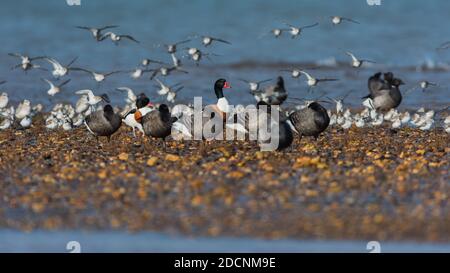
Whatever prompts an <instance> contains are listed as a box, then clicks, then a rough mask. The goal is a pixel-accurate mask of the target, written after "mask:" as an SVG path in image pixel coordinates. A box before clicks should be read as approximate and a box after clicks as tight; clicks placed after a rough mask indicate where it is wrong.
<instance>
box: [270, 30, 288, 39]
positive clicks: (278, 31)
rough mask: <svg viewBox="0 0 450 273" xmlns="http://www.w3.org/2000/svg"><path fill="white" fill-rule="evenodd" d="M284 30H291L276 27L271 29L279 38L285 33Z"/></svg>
mask: <svg viewBox="0 0 450 273" xmlns="http://www.w3.org/2000/svg"><path fill="white" fill-rule="evenodd" d="M283 31H289V29H283V28H274V29H272V30H271V31H270V33H272V34H273V36H275V38H278V37H280V36H281V34H283Z"/></svg>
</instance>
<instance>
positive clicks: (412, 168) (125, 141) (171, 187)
mask: <svg viewBox="0 0 450 273" xmlns="http://www.w3.org/2000/svg"><path fill="white" fill-rule="evenodd" d="M448 143H450V137H449V135H448V134H446V133H445V132H443V130H442V129H436V130H431V131H427V132H424V131H420V130H417V129H411V128H405V129H401V130H398V131H392V130H390V129H389V128H386V127H377V128H363V129H357V128H354V127H353V128H351V129H350V130H347V131H343V130H339V129H337V128H331V129H328V130H327V131H326V132H325V133H324V134H323V135H322V136H321V137H320V138H319V140H318V141H314V140H313V139H310V138H306V137H305V138H303V139H302V140H301V141H299V139H298V138H296V140H295V143H294V147H293V149H292V151H286V152H259V150H258V148H257V146H256V144H254V143H250V142H242V141H238V142H230V141H224V142H220V141H214V142H211V143H208V144H207V145H203V146H201V145H200V142H198V141H193V142H189V141H186V142H177V141H169V142H168V145H167V147H168V151H167V153H166V152H164V151H163V148H162V147H161V145H160V143H159V142H158V141H151V140H150V139H148V138H146V139H145V140H143V139H142V138H137V139H134V138H133V137H132V135H131V130H129V129H128V128H126V127H122V128H121V129H120V130H119V132H118V133H116V134H115V135H113V138H112V141H111V142H110V143H108V142H106V140H105V139H101V140H100V141H99V142H98V143H97V142H96V141H95V138H94V137H92V136H90V135H89V134H88V133H87V131H86V130H85V128H78V129H75V130H72V131H69V132H64V131H47V130H45V129H44V127H42V126H34V127H32V128H31V129H29V130H26V131H16V130H6V131H0V148H1V149H0V163H1V164H0V175H1V176H2V177H3V178H4V181H3V182H2V183H0V192H2V193H3V196H2V199H0V228H10V229H18V230H25V231H32V230H36V229H46V230H61V229H76V230H77V229H80V230H83V229H100V230H101V229H119V230H120V229H121V230H129V231H132V232H137V231H162V232H172V231H173V232H177V233H179V234H185V235H192V236H213V237H215V236H232V237H233V236H249V237H260V238H268V239H275V238H297V239H305V238H309V239H327V240H334V239H341V240H361V239H366V238H373V239H377V240H416V241H429V242H439V241H440V242H448V240H449V237H448V230H450V217H449V215H450V213H449V209H450V208H449V206H448V194H449V192H450V185H449V183H448V181H449V179H450V177H449V176H450V174H449V171H448V170H449V167H450V162H449V153H450V147H448Z"/></svg>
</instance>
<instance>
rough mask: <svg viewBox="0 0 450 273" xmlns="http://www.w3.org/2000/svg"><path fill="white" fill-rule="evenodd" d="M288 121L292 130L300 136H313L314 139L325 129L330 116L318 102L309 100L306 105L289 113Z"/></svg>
mask: <svg viewBox="0 0 450 273" xmlns="http://www.w3.org/2000/svg"><path fill="white" fill-rule="evenodd" d="M288 123H289V124H290V125H291V127H292V130H293V131H295V132H296V133H298V134H299V135H300V137H301V136H313V137H315V138H316V139H317V138H318V137H319V135H320V133H322V132H323V131H325V129H327V127H328V125H329V124H330V117H329V116H328V113H327V109H325V108H324V107H323V106H322V105H320V104H319V103H318V102H315V101H314V102H311V103H309V104H308V106H307V107H305V108H303V109H300V110H296V111H294V112H293V113H291V114H290V115H289V121H288Z"/></svg>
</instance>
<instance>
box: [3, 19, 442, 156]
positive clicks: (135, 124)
mask: <svg viewBox="0 0 450 273" xmlns="http://www.w3.org/2000/svg"><path fill="white" fill-rule="evenodd" d="M343 22H349V23H354V24H359V22H357V21H355V20H353V19H350V18H345V17H339V16H332V17H331V23H332V24H333V25H339V24H342V23H343ZM317 25H318V23H315V24H310V25H306V26H294V25H291V24H287V23H286V27H285V28H275V29H273V30H271V31H270V32H269V34H272V35H273V36H274V37H275V38H278V37H280V36H281V35H283V33H285V32H287V33H289V34H290V36H291V38H292V39H295V38H297V37H300V35H301V34H302V32H303V30H305V29H308V28H314V27H316V26H317ZM77 28H78V29H81V30H86V31H89V32H90V33H91V34H92V36H93V38H94V39H95V40H96V41H97V42H99V43H100V42H104V41H106V40H110V41H111V42H113V43H114V44H116V45H117V44H119V43H123V42H128V43H140V42H139V41H138V40H137V39H135V38H134V37H133V36H131V35H127V34H117V33H115V32H113V30H114V31H115V29H117V28H118V26H115V25H111V26H105V27H101V28H94V27H82V26H79V27H77ZM194 40H198V41H199V42H201V45H202V46H203V47H204V48H207V47H210V46H211V45H212V44H214V43H222V44H226V45H231V43H230V42H228V41H226V40H223V39H220V38H216V37H211V36H201V35H196V36H192V37H189V38H188V39H186V40H182V41H180V42H177V43H173V44H165V45H158V47H164V48H165V50H166V51H167V53H168V54H169V55H170V58H171V64H170V65H168V64H167V63H165V62H162V61H159V60H153V59H144V60H142V62H141V63H140V64H139V66H138V67H137V68H135V69H132V70H129V71H111V72H99V71H93V70H90V69H85V68H79V67H75V66H74V64H75V62H76V60H77V59H76V58H75V59H73V60H71V61H70V62H69V63H67V64H62V63H61V62H59V61H57V60H55V59H54V58H50V57H47V56H37V57H29V56H26V55H23V54H18V53H10V54H9V55H10V56H12V57H14V58H19V59H20V63H18V64H17V65H15V66H14V67H13V68H12V69H22V70H23V71H25V72H26V71H29V70H33V69H39V70H43V71H48V68H46V67H44V66H43V63H48V64H49V65H50V67H51V74H52V76H53V77H54V78H55V79H56V80H57V81H51V80H49V79H46V78H42V80H43V81H44V82H46V83H47V84H48V86H49V89H48V90H47V94H48V95H49V96H50V97H54V96H55V95H56V94H58V93H60V92H62V90H63V89H64V87H65V86H66V85H67V84H68V83H69V82H70V79H63V78H65V77H67V76H68V75H69V73H71V72H79V73H86V74H88V75H90V76H91V77H92V79H93V80H94V81H95V82H97V83H101V82H103V81H105V80H106V79H107V78H108V77H111V76H113V75H115V74H118V73H130V77H131V78H133V79H138V78H141V77H143V76H144V75H145V74H149V78H150V79H151V80H154V81H155V83H157V84H158V90H157V91H156V93H157V94H158V95H160V96H164V97H165V99H166V101H167V102H168V104H164V103H162V104H158V105H154V104H153V103H152V102H151V101H150V99H149V97H147V96H146V95H145V94H144V93H141V94H139V95H136V94H135V93H134V92H133V90H132V89H130V88H128V87H118V88H117V90H118V91H120V92H123V93H124V94H125V95H126V97H125V102H126V104H125V106H124V107H121V108H119V107H112V106H111V105H110V101H109V97H108V95H107V94H101V95H96V94H95V93H94V92H93V91H92V90H88V89H86V90H79V91H76V92H75V94H77V95H79V96H80V98H79V100H78V101H77V102H76V104H75V105H71V104H63V103H57V104H55V105H54V106H53V108H52V110H51V111H50V113H49V114H47V115H46V118H45V126H46V128H47V129H50V130H53V129H57V128H62V129H64V130H71V129H73V128H76V127H79V126H82V125H83V124H84V125H86V127H87V129H88V130H89V132H91V133H92V134H94V135H95V136H97V137H98V136H106V137H108V139H109V138H110V137H111V135H112V134H114V133H115V132H116V131H117V130H118V129H119V128H120V127H121V125H122V123H125V124H126V125H128V126H130V127H131V128H132V129H133V134H134V135H135V136H136V130H137V131H139V132H141V133H142V134H144V135H147V136H150V137H154V138H160V139H163V140H164V139H165V138H166V137H168V136H169V135H171V134H172V136H173V132H178V133H179V135H181V136H185V137H186V136H189V137H192V135H193V132H192V128H193V126H192V123H193V119H194V110H193V108H192V106H188V105H177V106H172V107H170V106H169V105H174V103H175V100H176V96H177V93H178V92H179V91H180V90H182V89H183V86H181V85H180V84H176V85H172V86H170V85H167V84H165V83H164V82H163V81H162V80H161V77H166V76H168V75H170V74H173V73H189V72H188V71H187V70H185V69H184V68H183V66H182V63H181V59H180V58H179V56H177V54H179V53H180V52H181V53H182V54H183V55H182V57H188V58H189V59H191V60H192V61H193V62H194V63H195V64H196V65H199V63H200V61H201V60H202V58H203V57H207V58H209V56H211V55H214V54H212V53H206V52H204V50H203V49H200V48H197V47H192V46H191V47H184V48H183V49H181V50H180V47H181V46H182V45H185V44H188V43H191V42H193V41H194ZM447 47H450V43H445V44H443V45H442V46H441V49H445V48H447ZM345 53H346V54H347V55H348V56H349V57H350V59H351V63H350V65H351V67H353V68H355V69H359V68H361V67H363V65H364V64H365V63H373V61H371V60H366V59H361V58H358V57H356V56H355V55H354V54H353V53H351V52H345ZM152 64H155V65H158V67H155V68H151V65H152ZM281 71H282V72H289V74H290V76H291V77H292V78H295V79H296V78H300V77H304V78H305V81H306V85H307V86H308V90H309V91H311V90H312V89H313V88H315V87H316V86H318V85H319V84H321V83H324V82H329V81H336V80H337V79H332V78H316V77H314V76H313V75H312V74H311V73H310V72H307V71H305V70H304V69H298V68H294V69H283V70H281ZM240 80H241V81H243V82H245V83H247V84H248V86H249V91H250V93H251V94H252V95H253V96H254V98H255V99H256V102H257V104H256V106H257V107H258V108H261V106H265V109H273V108H274V107H273V106H281V107H280V108H276V109H280V111H279V114H280V117H281V119H280V120H279V121H278V122H277V125H278V126H279V136H278V137H279V146H278V149H283V148H286V147H289V146H290V145H291V143H292V141H293V137H294V135H295V134H298V135H299V136H300V137H301V136H313V137H315V138H317V137H318V136H319V135H320V134H321V133H322V132H323V131H324V130H326V129H327V128H328V127H329V126H340V127H341V128H343V129H349V128H350V127H352V126H356V127H360V128H361V127H365V126H379V125H381V124H383V123H384V122H389V123H390V125H389V126H390V127H391V128H392V129H398V128H401V127H403V126H412V127H417V128H419V129H420V130H430V129H431V128H433V127H435V126H436V125H435V122H436V120H437V118H442V117H440V115H439V114H438V112H441V111H434V110H430V111H425V109H423V108H421V109H419V110H418V111H416V112H415V113H410V112H407V111H406V112H399V111H397V110H396V108H397V107H398V106H399V105H400V103H401V102H402V93H401V91H400V86H401V85H403V84H404V83H403V81H402V80H401V79H399V78H396V77H395V76H394V74H393V73H391V72H387V73H381V72H378V73H376V74H374V75H373V76H371V77H370V78H369V80H368V89H369V94H368V95H367V96H366V97H364V98H363V99H364V101H363V106H364V109H363V110H362V111H361V112H358V113H352V112H351V110H350V109H349V108H347V109H344V106H343V103H344V100H345V99H346V96H345V97H343V98H339V99H331V98H328V97H327V100H323V99H321V98H318V99H316V100H312V101H307V100H304V103H301V104H297V105H295V107H289V108H285V107H284V105H283V103H284V102H285V101H286V100H287V99H288V92H287V90H286V89H285V84H284V79H283V77H281V76H279V77H278V78H277V80H276V82H275V84H274V85H270V86H266V87H264V88H262V87H261V85H262V84H264V83H267V82H269V81H271V80H270V79H265V80H262V81H248V80H245V79H240ZM2 84H5V82H0V85H2ZM435 85H436V84H434V83H431V82H428V81H423V82H421V83H420V84H419V87H420V88H422V89H423V90H425V89H427V88H429V87H431V86H435ZM0 88H1V87H0ZM226 88H230V83H229V82H228V81H227V80H225V79H218V80H217V81H216V82H215V84H214V88H213V91H214V92H215V95H216V97H217V103H216V104H213V105H210V107H211V109H212V110H213V112H214V114H216V115H219V116H221V117H225V116H227V117H229V116H231V117H233V116H237V115H238V114H239V112H240V111H242V109H243V108H244V107H230V105H229V103H228V100H227V99H226V98H225V95H224V92H223V89H226ZM347 96H348V94H347ZM322 97H323V96H322ZM330 102H331V103H333V102H334V103H335V105H336V109H335V110H327V109H326V108H325V107H323V105H322V103H330ZM446 109H447V108H446ZM42 111H43V106H42V105H41V104H37V105H34V106H32V104H31V102H30V101H29V100H24V101H22V102H21V103H20V104H19V105H18V106H17V107H14V106H12V105H10V103H9V99H8V94H7V93H6V92H3V93H2V94H1V96H0V121H1V123H0V130H5V129H8V128H10V127H14V128H20V129H26V128H29V127H30V126H32V123H33V117H34V116H36V114H38V113H40V112H42ZM272 113H273V112H272ZM267 114H270V112H269V111H267ZM224 120H225V118H224ZM247 122H248V121H247ZM242 124H244V126H240V125H241V123H238V122H236V123H235V124H232V125H231V127H232V128H233V129H235V130H237V131H242V132H245V133H247V132H248V126H252V125H251V124H248V123H242ZM443 124H444V129H445V131H446V132H447V133H450V116H447V117H446V118H445V119H444V122H443ZM225 126H227V127H230V124H225ZM216 133H221V132H219V131H217V132H216ZM163 143H164V142H163Z"/></svg>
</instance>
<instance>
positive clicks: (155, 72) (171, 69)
mask: <svg viewBox="0 0 450 273" xmlns="http://www.w3.org/2000/svg"><path fill="white" fill-rule="evenodd" d="M152 71H153V73H152V75H151V76H150V80H153V79H154V78H155V77H156V76H157V75H158V74H160V75H161V76H164V77H165V76H168V75H169V74H170V73H172V72H174V71H176V72H181V73H185V74H187V73H188V72H187V71H185V70H182V69H180V68H178V67H175V66H173V67H160V68H158V69H150V72H152Z"/></svg>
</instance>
